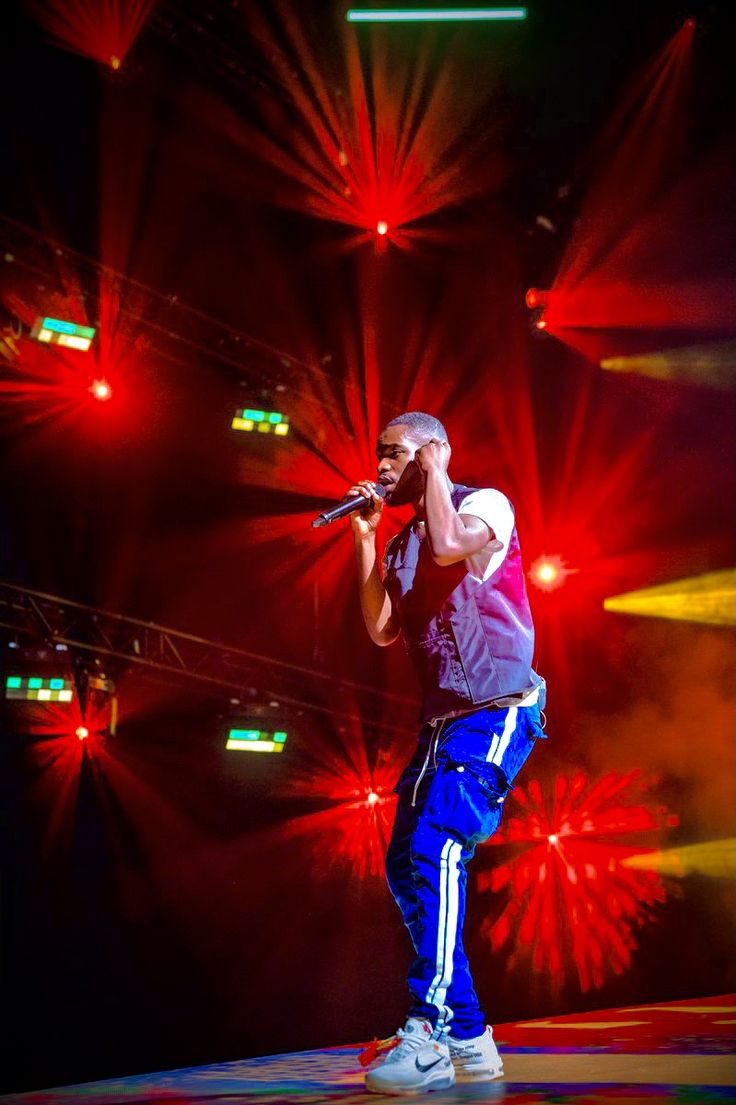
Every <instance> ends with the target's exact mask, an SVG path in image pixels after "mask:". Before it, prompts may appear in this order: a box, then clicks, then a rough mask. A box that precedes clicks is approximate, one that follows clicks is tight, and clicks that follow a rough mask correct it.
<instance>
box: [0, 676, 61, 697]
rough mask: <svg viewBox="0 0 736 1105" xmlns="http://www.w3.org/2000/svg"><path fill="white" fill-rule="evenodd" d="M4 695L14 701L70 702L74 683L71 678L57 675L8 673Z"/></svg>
mask: <svg viewBox="0 0 736 1105" xmlns="http://www.w3.org/2000/svg"><path fill="white" fill-rule="evenodd" d="M5 697H6V698H7V699H9V700H11V701H15V702H71V701H72V699H73V698H74V684H73V683H72V681H71V679H60V678H58V677H54V678H53V679H49V678H43V677H41V676H39V675H9V676H7V678H6V680H5Z"/></svg>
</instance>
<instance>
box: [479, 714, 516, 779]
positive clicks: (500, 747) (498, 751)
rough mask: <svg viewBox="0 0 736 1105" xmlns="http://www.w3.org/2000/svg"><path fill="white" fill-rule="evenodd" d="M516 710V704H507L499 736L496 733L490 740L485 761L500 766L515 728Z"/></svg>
mask: <svg viewBox="0 0 736 1105" xmlns="http://www.w3.org/2000/svg"><path fill="white" fill-rule="evenodd" d="M518 712H519V707H518V706H509V708H508V711H507V713H506V720H505V721H504V723H503V732H502V733H501V736H500V737H499V736H498V735H496V736H495V737H494V738H493V740H492V741H491V747H490V748H489V749H488V755H487V756H486V763H489V764H496V766H497V767H500V766H501V764H502V763H503V758H504V755H505V754H506V749H507V748H508V746H509V741H510V740H511V737H512V735H513V732H514V730H515V729H516V717H517V714H518Z"/></svg>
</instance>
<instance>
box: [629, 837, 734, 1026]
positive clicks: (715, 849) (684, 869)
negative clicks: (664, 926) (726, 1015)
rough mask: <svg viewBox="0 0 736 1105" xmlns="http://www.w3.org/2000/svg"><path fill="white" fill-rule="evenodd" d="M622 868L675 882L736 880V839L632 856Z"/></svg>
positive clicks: (712, 841)
mask: <svg viewBox="0 0 736 1105" xmlns="http://www.w3.org/2000/svg"><path fill="white" fill-rule="evenodd" d="M623 866H624V867H636V868H639V869H640V870H645V871H658V872H659V874H660V875H674V876H675V877H676V878H684V877H685V875H692V874H698V875H709V876H710V877H711V878H714V879H732V878H734V876H736V837H733V836H731V837H727V838H726V839H725V840H707V841H704V842H703V843H702V844H686V845H684V846H683V847H682V848H668V849H667V850H666V851H664V852H660V851H657V852H646V853H643V854H641V855H637V856H629V858H628V859H625V860H623ZM719 1012H720V1010H719ZM729 1012H730V1010H729Z"/></svg>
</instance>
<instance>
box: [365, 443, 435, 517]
mask: <svg viewBox="0 0 736 1105" xmlns="http://www.w3.org/2000/svg"><path fill="white" fill-rule="evenodd" d="M419 445H420V443H419V442H416V441H414V439H413V438H411V437H409V428H408V426H387V427H386V429H385V430H384V431H383V433H382V434H381V436H380V437H379V439H378V446H377V448H376V456H377V457H378V482H379V483H382V484H383V485H384V487H385V488H386V502H387V503H391V504H392V505H393V506H403V505H404V503H410V502H413V501H414V500H415V499H418V498H420V497H421V495H422V492H423V491H424V480H423V478H422V473H421V471H420V470H419V467H418V466H417V465H416V464H414V454H415V453H416V451H417V449H418V448H419Z"/></svg>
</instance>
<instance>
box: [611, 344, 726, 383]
mask: <svg viewBox="0 0 736 1105" xmlns="http://www.w3.org/2000/svg"><path fill="white" fill-rule="evenodd" d="M601 368H605V369H608V371H609V372H635V373H636V374H637V375H639V376H652V377H654V379H657V380H675V381H676V382H677V383H681V384H697V385H698V386H700V387H709V388H717V389H718V390H720V391H730V390H731V389H732V388H734V387H736V341H728V342H719V343H718V344H713V345H690V346H686V347H685V348H680V349H664V350H662V351H661V352H660V353H642V354H638V355H636V356H632V357H608V358H606V360H603V361H601Z"/></svg>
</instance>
